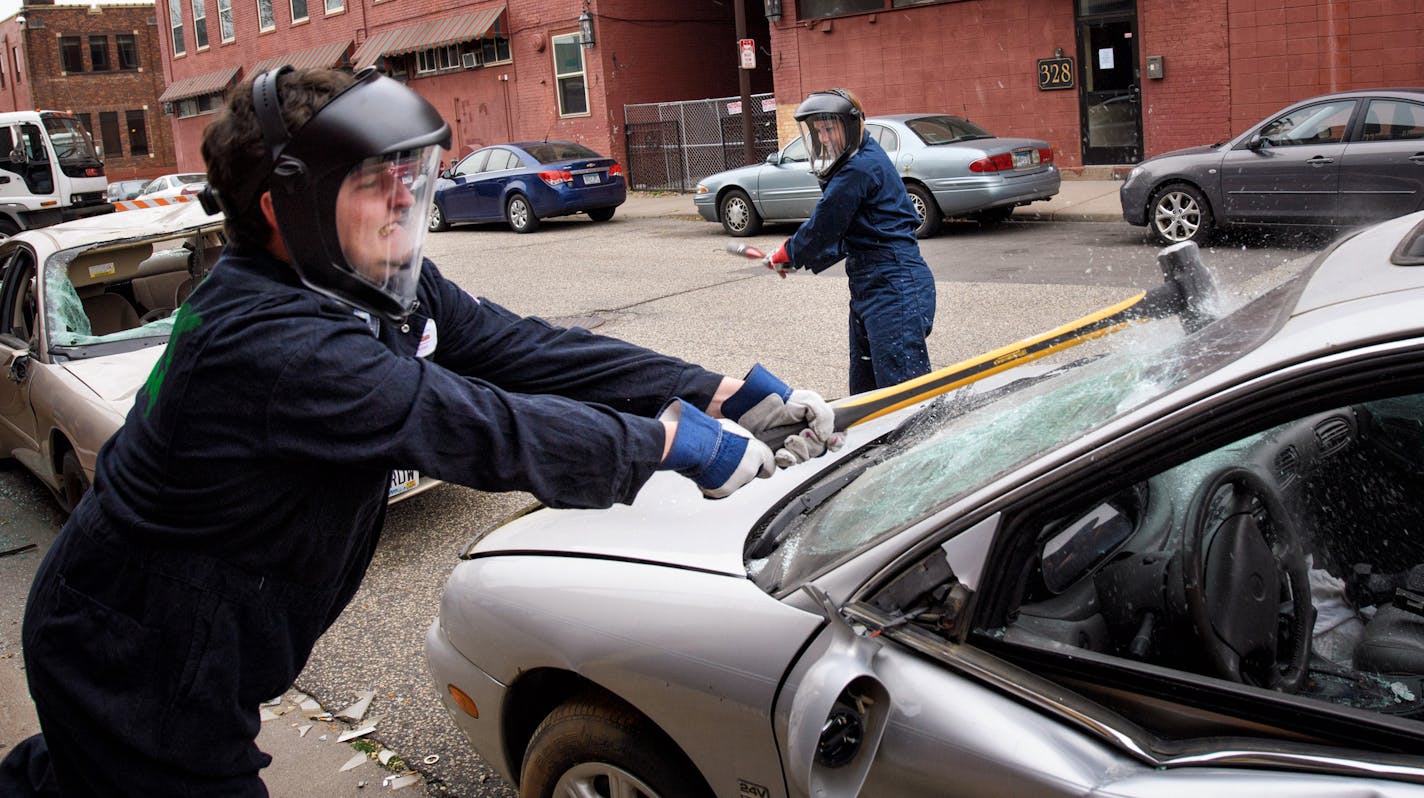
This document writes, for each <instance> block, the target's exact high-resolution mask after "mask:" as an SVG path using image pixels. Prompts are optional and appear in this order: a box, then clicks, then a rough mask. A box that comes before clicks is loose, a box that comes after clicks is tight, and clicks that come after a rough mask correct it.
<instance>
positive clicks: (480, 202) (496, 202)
mask: <svg viewBox="0 0 1424 798" xmlns="http://www.w3.org/2000/svg"><path fill="white" fill-rule="evenodd" d="M523 167H524V162H523V161H522V160H520V158H519V156H518V155H516V154H515V153H514V152H513V151H512V150H508V149H505V148H504V147H491V148H490V154H489V160H488V161H486V162H485V165H484V168H483V169H482V170H480V173H479V174H478V175H475V176H474V178H473V179H472V185H473V186H474V196H473V199H472V203H473V207H472V212H473V214H474V218H476V219H479V220H481V221H499V220H500V219H503V218H504V201H505V190H506V188H508V186H509V183H510V181H511V180H513V179H514V177H515V176H516V175H519V174H521V173H522V172H523Z"/></svg>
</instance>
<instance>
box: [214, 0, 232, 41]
mask: <svg viewBox="0 0 1424 798" xmlns="http://www.w3.org/2000/svg"><path fill="white" fill-rule="evenodd" d="M218 34H219V35H220V36H222V40H223V41H225V42H230V41H232V40H233V39H234V38H235V37H236V32H235V31H234V30H233V27H232V0H218Z"/></svg>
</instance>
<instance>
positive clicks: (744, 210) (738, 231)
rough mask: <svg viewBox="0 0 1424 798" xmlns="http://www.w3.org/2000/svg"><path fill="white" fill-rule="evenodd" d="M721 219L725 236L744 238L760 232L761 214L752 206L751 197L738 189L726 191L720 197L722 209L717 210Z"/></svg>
mask: <svg viewBox="0 0 1424 798" xmlns="http://www.w3.org/2000/svg"><path fill="white" fill-rule="evenodd" d="M717 215H718V216H719V217H720V218H721V219H722V229H723V230H726V231H727V235H729V236H736V237H737V238H745V237H746V236H754V235H756V234H757V233H760V232H761V221H762V220H761V214H759V213H757V209H756V207H755V206H754V205H752V200H751V197H748V196H747V192H745V191H742V190H741V189H739V188H734V189H732V190H731V191H728V192H727V194H726V196H724V197H722V207H720V208H718V209H717Z"/></svg>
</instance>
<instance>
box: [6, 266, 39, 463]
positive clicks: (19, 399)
mask: <svg viewBox="0 0 1424 798" xmlns="http://www.w3.org/2000/svg"><path fill="white" fill-rule="evenodd" d="M34 275H35V268H34V257H33V256H32V255H31V254H30V252H29V250H26V249H23V248H17V249H15V250H13V251H12V252H11V253H10V255H9V256H8V257H7V258H6V263H5V267H4V270H3V271H0V368H3V369H4V373H3V374H0V451H3V453H4V454H6V455H9V456H13V457H17V458H20V459H21V460H25V459H30V461H31V462H28V463H26V465H28V466H29V467H31V468H32V469H33V468H34V458H37V457H38V455H39V442H38V440H37V433H36V429H37V422H36V419H35V414H34V411H33V410H32V409H31V406H30V387H31V385H32V384H33V382H34V380H33V374H32V371H33V368H34V363H33V362H32V361H33V353H32V347H33V346H35V345H37V342H38V341H39V329H38V325H39V324H40V314H39V313H38V307H37V305H36V301H37V297H36V291H35V285H34Z"/></svg>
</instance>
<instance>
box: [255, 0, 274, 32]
mask: <svg viewBox="0 0 1424 798" xmlns="http://www.w3.org/2000/svg"><path fill="white" fill-rule="evenodd" d="M275 27H277V17H276V15H274V14H273V13H272V0H257V29H258V30H272V29H273V28H275Z"/></svg>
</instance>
